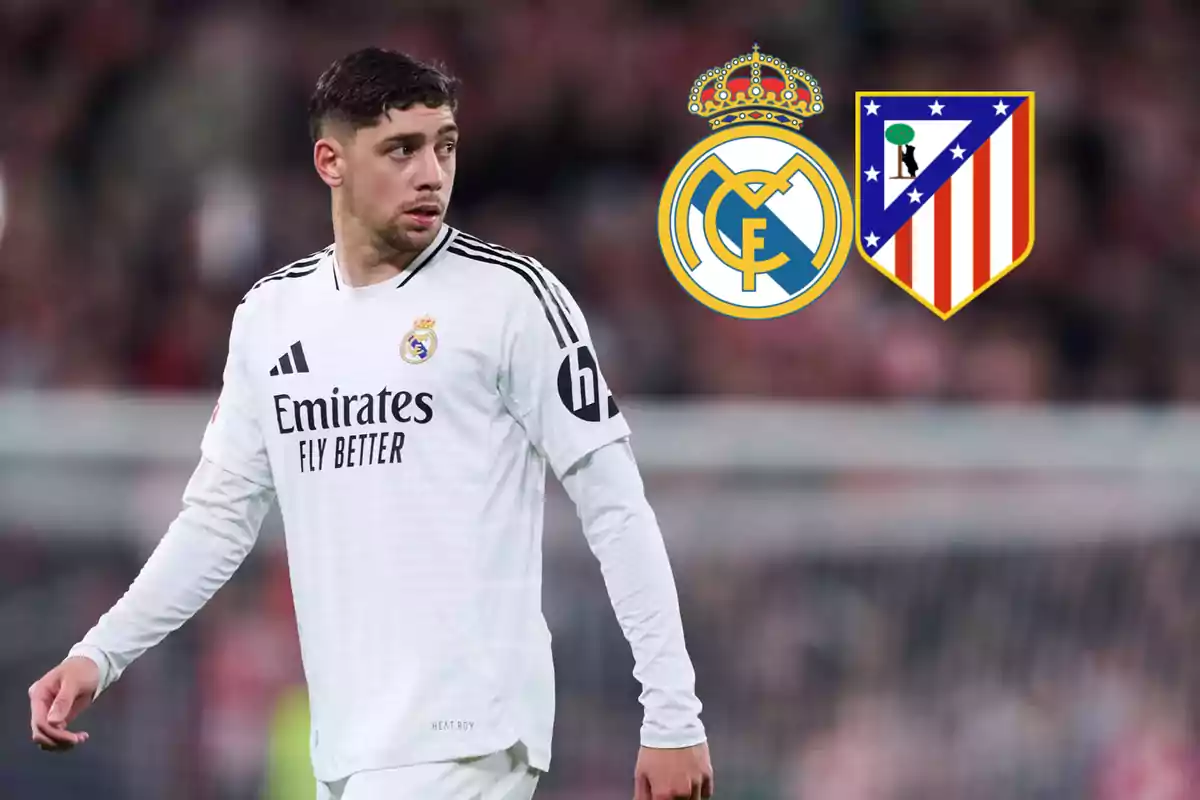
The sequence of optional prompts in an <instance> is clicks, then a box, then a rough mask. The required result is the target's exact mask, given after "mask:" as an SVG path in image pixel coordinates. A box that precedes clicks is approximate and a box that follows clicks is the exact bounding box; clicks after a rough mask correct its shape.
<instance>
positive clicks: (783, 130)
mask: <svg viewBox="0 0 1200 800" xmlns="http://www.w3.org/2000/svg"><path fill="white" fill-rule="evenodd" d="M688 110H689V111H690V112H691V113H693V114H696V115H697V116H700V117H703V118H705V119H707V120H708V122H709V125H710V126H711V127H712V129H713V131H714V133H713V134H712V135H710V136H709V137H708V138H706V139H704V140H703V141H701V142H700V143H699V144H697V145H696V146H695V147H693V148H692V149H691V150H690V151H689V152H688V153H687V155H685V156H684V157H683V159H682V160H681V161H680V162H679V164H677V165H676V167H675V169H674V170H672V172H671V175H670V177H669V178H668V179H667V182H666V185H665V186H664V187H663V193H662V198H661V200H660V201H659V207H658V238H659V242H660V243H661V245H662V249H663V256H664V257H665V258H666V261H667V264H668V266H670V268H671V272H672V274H674V275H675V278H676V279H677V280H678V281H679V283H680V285H681V286H683V288H684V289H685V290H686V291H687V292H688V294H690V295H691V296H692V297H694V298H696V299H697V300H699V301H700V302H701V303H703V304H704V305H706V306H708V307H709V308H711V309H713V310H714V311H719V312H721V313H722V314H727V315H729V316H733V317H741V318H743V319H769V318H771V317H779V316H783V315H784V314H790V313H791V312H793V311H795V310H797V309H799V308H803V307H804V306H806V305H808V304H809V303H811V302H812V301H813V300H816V299H817V298H818V297H820V296H821V294H822V293H824V291H825V290H826V289H828V288H829V286H830V284H832V283H833V281H834V280H835V279H836V278H837V276H838V273H839V272H841V270H842V265H843V264H845V262H846V257H847V256H848V255H849V253H850V247H851V244H852V242H853V241H854V211H853V208H852V206H851V203H850V191H849V189H848V187H847V186H846V182H845V180H844V179H843V178H842V175H841V173H840V172H838V169H837V167H836V166H835V165H834V163H833V162H832V161H831V160H830V159H829V156H827V155H825V153H824V152H823V151H822V150H821V149H820V148H818V147H817V146H816V145H815V144H813V143H812V142H811V141H809V140H808V139H807V138H805V137H804V136H801V135H800V133H799V131H800V128H801V125H802V124H803V122H804V120H805V119H806V118H809V117H813V116H815V115H817V114H820V113H821V112H822V111H823V110H824V100H823V99H822V98H821V89H820V87H819V86H818V85H817V82H816V80H814V79H813V77H812V76H811V75H809V74H808V73H807V72H805V71H804V70H802V69H798V68H796V67H791V66H788V64H787V63H786V62H784V61H782V60H781V59H779V58H775V57H773V56H768V55H765V54H763V53H760V52H759V49H758V45H755V46H754V51H753V52H752V53H749V54H747V55H743V56H738V57H737V58H734V59H732V60H731V61H729V62H727V63H726V64H725V65H724V66H723V67H714V68H713V69H710V70H708V71H707V72H705V73H704V74H703V75H701V76H700V77H699V78H698V79H697V80H696V82H695V84H693V86H692V91H691V94H690V96H689V98H688Z"/></svg>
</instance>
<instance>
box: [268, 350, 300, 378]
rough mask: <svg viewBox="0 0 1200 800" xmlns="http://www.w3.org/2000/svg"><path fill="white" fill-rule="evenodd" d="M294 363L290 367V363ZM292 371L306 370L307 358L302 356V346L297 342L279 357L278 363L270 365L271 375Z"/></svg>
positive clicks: (287, 373)
mask: <svg viewBox="0 0 1200 800" xmlns="http://www.w3.org/2000/svg"><path fill="white" fill-rule="evenodd" d="M293 363H294V364H295V365H296V368H295V369H292V364H293ZM293 372H308V360H307V359H306V358H305V357H304V347H302V346H301V344H300V343H299V342H296V343H295V344H293V345H292V347H291V350H290V351H289V352H287V353H284V354H283V355H281V356H280V357H279V363H278V364H276V365H275V366H273V367H271V374H272V375H291V374H292V373H293Z"/></svg>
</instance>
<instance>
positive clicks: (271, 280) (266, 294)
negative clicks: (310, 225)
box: [238, 244, 333, 314]
mask: <svg viewBox="0 0 1200 800" xmlns="http://www.w3.org/2000/svg"><path fill="white" fill-rule="evenodd" d="M332 253H333V245H332V244H330V245H329V246H327V247H325V248H323V249H321V250H317V251H316V252H313V253H309V254H308V255H306V256H304V257H303V258H298V259H296V260H295V261H292V262H290V263H288V264H285V265H283V266H282V267H280V268H279V269H277V270H275V271H274V272H269V273H267V274H266V275H263V276H262V277H261V278H259V279H258V280H256V281H255V282H254V283H253V284H252V285H251V286H250V288H249V289H248V290H246V293H245V294H244V295H242V299H241V302H240V303H238V312H239V313H241V314H255V313H257V312H258V311H259V310H260V309H261V308H262V307H264V306H268V305H270V304H271V301H273V300H277V299H279V297H280V296H282V295H283V294H284V293H285V292H286V291H287V290H288V289H293V288H296V287H298V286H300V285H301V284H300V282H299V281H300V279H303V278H308V279H309V280H314V279H313V278H312V277H311V276H313V275H315V274H316V273H317V271H318V270H319V269H320V268H321V264H322V262H324V261H325V259H326V258H328V257H329V256H330V255H331V254H332Z"/></svg>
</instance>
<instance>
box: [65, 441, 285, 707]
mask: <svg viewBox="0 0 1200 800" xmlns="http://www.w3.org/2000/svg"><path fill="white" fill-rule="evenodd" d="M274 499H275V492H274V490H273V489H272V488H271V487H270V486H264V485H262V484H258V483H255V482H253V481H251V480H249V479H247V478H243V477H241V476H240V475H237V474H234V473H232V472H229V471H227V470H225V469H223V468H222V467H220V466H218V465H217V464H215V463H213V462H212V461H210V460H208V458H202V459H201V460H200V463H199V464H198V465H197V467H196V470H195V472H194V473H193V474H192V477H191V480H189V481H188V484H187V488H186V489H185V490H184V493H183V509H182V511H180V513H179V515H178V516H177V517H176V518H175V521H174V522H172V523H171V525H170V527H169V528H168V529H167V532H166V535H165V536H163V538H162V540H161V541H160V542H159V543H158V546H157V547H156V548H155V550H154V552H153V553H152V554H151V556H150V558H149V559H148V560H147V561H146V563H145V565H144V566H143V567H142V570H141V572H140V573H139V574H138V576H137V578H136V579H134V581H133V583H132V584H131V585H130V587H129V589H128V591H126V592H125V595H124V596H123V597H121V599H120V600H118V601H117V603H116V604H115V605H114V606H113V607H112V609H111V610H109V611H108V612H107V613H106V614H104V615H103V616H102V617H100V620H99V621H98V622H97V623H96V625H95V626H94V627H93V628H92V629H91V630H90V631H88V633H87V635H85V636H84V637H83V640H82V641H80V642H79V643H78V644H76V645H75V646H74V647H72V648H71V650H70V652H69V654H68V655H70V656H85V657H87V658H90V659H91V660H92V661H95V662H96V665H97V666H98V667H99V668H100V683H99V686H98V687H97V689H96V694H95V696H96V697H98V696H99V695H100V693H101V692H102V691H104V689H106V688H107V687H108V686H110V685H111V684H112V683H113V682H114V681H116V680H117V679H118V678H119V677H121V673H123V672H124V671H125V668H126V667H127V666H129V664H130V663H132V662H133V661H134V660H135V659H137V658H138V656H140V655H141V654H142V653H144V652H146V651H147V650H149V649H150V648H151V647H154V646H155V645H156V644H158V643H159V642H161V641H162V640H163V638H164V637H165V636H166V635H167V634H168V633H170V632H172V631H174V630H175V629H177V628H179V627H180V626H181V625H183V623H185V622H187V621H188V620H189V619H191V618H192V616H193V615H194V614H195V613H196V612H197V611H199V610H200V609H201V608H202V607H203V606H204V604H205V603H207V602H208V600H209V598H211V597H212V596H213V594H215V593H216V591H217V590H218V589H220V588H221V587H222V586H223V585H225V582H226V581H228V580H229V578H230V577H231V576H232V575H233V573H234V572H236V571H237V569H238V567H239V566H241V564H242V561H244V560H245V558H246V556H247V554H249V552H250V550H251V549H252V548H253V547H254V543H255V541H256V540H257V539H258V533H259V530H260V529H261V527H262V521H263V519H264V518H265V517H266V515H267V512H268V511H269V510H270V508H271V503H272V502H273V501H274Z"/></svg>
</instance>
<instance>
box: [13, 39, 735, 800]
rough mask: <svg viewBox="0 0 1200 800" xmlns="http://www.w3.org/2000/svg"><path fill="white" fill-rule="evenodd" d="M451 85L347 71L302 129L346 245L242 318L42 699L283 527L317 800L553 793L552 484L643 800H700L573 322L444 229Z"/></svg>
mask: <svg viewBox="0 0 1200 800" xmlns="http://www.w3.org/2000/svg"><path fill="white" fill-rule="evenodd" d="M457 85H458V84H457V81H456V80H455V79H454V78H452V77H449V76H448V75H446V74H445V73H444V72H442V71H441V70H440V69H439V68H438V67H437V66H434V65H429V64H425V63H421V62H419V61H416V60H414V59H412V58H410V57H408V56H406V55H404V54H402V53H397V52H392V51H386V50H380V49H374V48H372V49H367V50H362V51H359V52H356V53H353V54H351V55H349V56H347V57H345V58H343V59H342V60H340V61H338V62H337V63H335V64H333V65H332V66H331V67H330V68H329V69H328V70H327V71H326V72H325V73H324V74H323V75H322V76H321V78H320V79H319V81H318V83H317V87H316V91H315V93H314V95H313V97H312V101H311V104H310V109H309V111H310V127H311V133H312V137H313V142H314V146H313V161H314V165H315V167H316V170H317V173H318V175H319V176H320V178H321V180H323V181H324V182H325V183H326V184H327V185H328V186H329V188H330V194H331V200H332V216H333V230H334V243H333V244H332V245H330V246H329V247H327V248H325V249H324V250H321V251H319V252H316V253H313V254H312V255H310V256H308V257H306V258H303V259H300V260H299V261H296V262H294V263H292V264H289V265H288V266H286V267H284V268H283V269H280V270H278V271H276V272H273V273H271V274H269V275H267V276H265V277H263V278H262V279H260V280H259V281H258V282H257V283H255V284H254V286H252V287H251V288H250V290H249V291H248V292H247V293H246V295H245V297H244V299H243V300H242V302H241V303H240V304H239V305H238V307H237V309H236V310H235V313H234V317H233V323H232V329H231V332H230V337H229V355H228V360H227V362H226V367H225V372H224V377H223V386H222V390H221V394H220V398H219V400H218V402H217V406H216V408H215V409H214V411H213V415H212V418H211V420H210V421H209V424H208V426H207V428H206V430H205V432H204V436H203V439H202V442H201V448H200V449H201V458H200V463H199V465H198V466H197V468H196V470H195V472H194V473H193V475H192V477H191V478H190V480H189V481H188V484H187V487H186V489H185V490H184V493H183V508H182V510H181V512H180V513H179V515H178V517H177V518H176V519H175V520H174V522H173V523H172V524H171V526H170V527H169V528H168V530H167V532H166V534H165V535H164V537H163V539H162V541H161V542H160V543H159V544H158V546H157V547H156V548H155V551H154V553H153V554H152V555H151V556H150V558H149V559H148V560H147V562H146V564H145V565H144V566H143V568H142V570H141V572H140V574H139V575H138V576H137V578H136V579H135V580H134V581H133V583H132V585H131V586H130V587H129V589H128V591H127V592H126V593H125V595H124V596H123V597H122V598H121V599H120V600H119V601H118V602H117V603H116V604H115V605H114V606H113V607H112V608H111V609H110V610H109V611H108V612H107V613H105V614H104V615H103V616H101V617H100V619H99V621H98V622H97V624H96V625H95V626H94V627H93V628H92V629H91V630H90V631H88V632H87V634H86V635H85V636H84V638H83V639H82V641H80V642H79V643H78V644H76V645H75V646H74V647H72V648H71V649H70V651H69V653H68V656H67V658H66V659H65V660H64V661H63V662H62V663H61V664H59V665H58V666H56V667H55V668H54V669H52V670H51V671H50V672H49V673H47V674H46V675H45V676H44V677H42V678H41V679H40V680H38V681H37V682H36V683H35V684H34V685H33V686H32V687H30V690H29V695H30V705H31V716H32V720H31V726H32V734H33V739H34V741H35V742H37V743H38V744H39V745H40V746H42V747H43V748H44V749H50V750H66V749H70V748H72V747H73V746H75V745H78V744H80V743H81V742H84V741H86V740H87V733H86V732H83V731H73V730H71V729H70V728H69V723H71V722H72V721H73V720H74V719H75V718H76V717H77V716H78V714H79V713H80V712H81V711H82V710H84V709H85V708H86V707H87V706H88V705H89V704H90V703H91V702H92V701H93V700H94V699H95V698H96V697H98V696H99V695H100V693H101V692H103V691H104V689H105V688H107V687H108V686H110V685H111V684H112V683H113V681H115V680H117V679H118V678H119V677H120V675H121V674H122V673H123V672H124V670H125V669H126V667H128V666H129V664H130V663H131V662H133V661H134V659H136V658H137V657H138V656H139V655H141V654H142V653H144V652H145V651H146V650H147V649H148V648H150V647H153V646H154V645H155V644H157V643H158V642H159V641H161V640H162V639H163V637H165V636H166V635H167V634H168V633H170V632H171V631H173V630H175V629H176V628H178V627H179V626H180V625H182V624H184V623H185V622H186V621H187V620H188V619H189V618H191V617H192V615H194V614H195V613H196V612H197V611H198V610H199V609H200V608H201V607H202V606H203V605H204V604H205V603H206V602H207V601H208V599H209V598H210V597H211V596H212V595H213V593H214V592H216V591H217V590H218V589H219V588H220V587H221V586H222V585H223V584H224V583H225V582H226V581H227V580H228V579H229V577H230V576H231V575H232V574H233V573H234V571H235V570H236V569H237V568H238V566H239V565H240V564H241V562H242V561H243V559H244V558H245V557H246V555H247V553H248V552H249V551H250V550H251V548H252V547H253V545H254V543H255V540H256V539H257V536H258V532H259V528H260V525H261V523H262V520H263V517H264V516H265V514H266V513H267V511H268V509H269V506H270V504H271V503H272V502H273V501H274V500H275V499H278V501H279V505H280V509H281V511H282V514H283V520H284V526H285V532H286V542H287V550H288V561H289V570H290V574H291V582H292V589H293V595H294V601H295V606H296V618H297V625H298V628H299V636H300V642H301V649H302V656H303V662H304V670H305V676H306V679H307V684H308V691H309V698H310V706H311V713H312V729H311V735H310V743H311V752H312V760H313V768H314V772H315V775H316V777H317V787H316V793H317V797H318V798H321V799H322V800H335V799H340V800H385V799H386V800H394V799H397V798H414V799H418V800H443V799H444V800H452V799H454V800H457V799H458V798H462V800H467V798H471V799H472V800H474V799H476V798H482V800H526V799H527V798H529V797H531V796H532V794H533V791H534V789H535V787H536V784H537V782H538V779H539V776H540V775H541V774H542V773H544V772H545V771H546V770H547V769H548V768H549V765H550V743H551V731H552V728H553V719H554V673H553V664H552V661H551V647H550V633H549V631H548V629H547V626H546V622H545V619H544V617H543V615H542V611H541V590H542V587H541V569H542V564H541V545H542V541H541V540H542V524H543V496H544V494H543V493H544V488H545V479H546V475H545V473H546V467H547V466H549V467H550V469H551V470H552V471H553V472H554V473H555V475H556V476H557V477H558V478H559V479H560V480H561V481H562V484H563V486H564V488H565V489H566V492H567V494H568V496H569V497H570V498H571V499H572V501H573V502H574V504H575V506H576V508H577V511H578V514H579V517H580V520H581V522H582V526H583V530H584V534H585V536H586V537H587V540H588V543H589V546H590V547H591V549H592V551H593V553H594V554H595V556H596V557H597V559H598V561H599V563H600V567H601V571H602V573H603V576H604V580H605V584H606V586H607V589H608V593H609V597H610V599H611V601H612V604H613V608H614V610H615V612H616V616H617V619H618V620H619V622H620V625H621V627H622V630H623V632H624V634H625V636H626V638H627V639H628V641H629V644H630V646H631V649H632V652H633V656H634V662H635V667H634V675H635V676H636V677H637V678H638V680H639V681H640V682H641V685H642V687H643V691H642V694H641V698H640V699H641V702H642V705H643V707H644V721H643V724H642V727H641V731H640V743H641V749H640V751H639V755H638V761H637V766H636V769H635V773H634V782H635V796H636V797H638V798H645V800H650V798H654V800H659V799H660V798H698V797H709V796H711V794H712V789H713V775H712V767H711V763H710V760H709V753H708V747H707V744H706V735H705V731H704V728H703V726H702V724H701V722H700V719H699V712H700V709H701V704H700V702H699V700H698V699H697V697H696V695H695V690H694V685H695V675H694V672H693V668H692V665H691V662H690V659H689V657H688V654H687V651H686V648H685V643H684V634H683V627H682V623H681V621H680V613H679V604H678V597H677V594H676V587H675V582H674V577H673V574H672V570H671V567H670V564H669V562H668V559H667V554H666V550H665V548H664V545H663V540H662V535H661V533H660V531H659V529H658V525H657V522H656V519H655V516H654V514H653V512H652V510H651V508H650V507H649V505H648V503H647V500H646V498H645V494H644V489H643V485H642V481H641V477H640V474H639V471H638V468H637V465H636V463H635V461H634V458H633V456H632V453H631V450H630V445H629V434H630V431H629V428H628V426H627V424H626V421H625V418H624V417H623V416H622V414H621V412H620V410H619V408H618V407H617V405H616V402H615V401H614V400H613V398H612V396H611V393H610V392H609V390H608V388H607V386H606V384H605V381H604V379H603V377H602V375H601V372H600V370H599V367H598V365H597V362H596V354H595V352H594V350H593V348H592V343H591V339H590V337H589V333H588V327H587V324H586V322H585V320H584V317H583V315H582V314H581V313H580V310H579V307H578V306H577V305H576V303H575V301H574V300H573V299H572V297H571V295H570V293H569V292H567V290H566V289H565V288H564V287H563V285H562V284H561V283H560V282H559V280H558V279H557V278H556V277H555V276H554V275H553V274H552V273H551V272H549V271H548V270H547V269H546V268H544V267H543V266H542V265H541V264H540V263H538V261H536V260H535V259H533V258H530V257H527V256H524V255H519V254H517V253H514V252H512V251H510V250H507V249H505V248H503V247H500V246H498V245H495V244H490V243H487V242H484V241H481V240H480V239H478V238H476V237H474V236H471V235H469V234H467V233H465V232H463V231H461V230H457V229H455V228H453V227H451V226H449V225H448V224H446V222H445V221H444V216H445V213H446V208H447V204H448V202H449V200H450V194H451V188H452V186H453V182H454V173H455V150H456V148H457V146H458V138H459V130H458V127H457V125H456V123H455V112H456V108H457V101H456V87H457Z"/></svg>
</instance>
